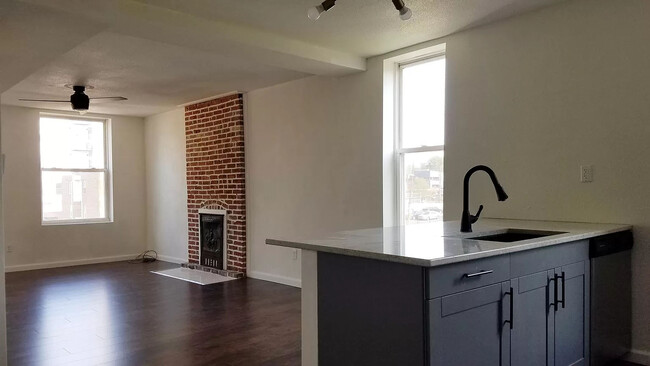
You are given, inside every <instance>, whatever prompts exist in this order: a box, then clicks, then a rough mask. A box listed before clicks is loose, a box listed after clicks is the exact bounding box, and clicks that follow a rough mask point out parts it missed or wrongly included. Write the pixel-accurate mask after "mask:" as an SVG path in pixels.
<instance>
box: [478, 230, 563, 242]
mask: <svg viewBox="0 0 650 366" xmlns="http://www.w3.org/2000/svg"><path fill="white" fill-rule="evenodd" d="M559 234H565V233H564V232H561V231H541V230H525V229H506V230H505V232H502V233H499V234H491V235H477V236H471V237H468V238H467V239H475V240H485V241H498V242H502V243H512V242H515V241H522V240H529V239H536V238H542V237H545V236H551V235H559Z"/></svg>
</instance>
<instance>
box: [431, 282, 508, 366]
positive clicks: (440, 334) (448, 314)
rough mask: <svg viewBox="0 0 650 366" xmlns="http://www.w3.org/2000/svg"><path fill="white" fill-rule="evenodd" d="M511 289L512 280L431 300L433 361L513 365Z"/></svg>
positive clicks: (448, 365)
mask: <svg viewBox="0 0 650 366" xmlns="http://www.w3.org/2000/svg"><path fill="white" fill-rule="evenodd" d="M509 291H510V282H509V281H508V282H503V283H497V284H494V285H490V286H485V287H481V288H478V289H474V290H469V291H464V292H460V293H457V294H454V295H449V296H444V297H441V298H437V299H433V300H430V301H429V329H430V333H429V342H430V349H429V356H430V365H431V366H456V365H457V366H509V365H510V349H509V348H510V329H509V327H508V326H507V325H505V326H504V321H505V320H508V319H510V306H509V304H510V295H509V294H508V293H509ZM506 330H507V331H506Z"/></svg>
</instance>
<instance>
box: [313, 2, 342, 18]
mask: <svg viewBox="0 0 650 366" xmlns="http://www.w3.org/2000/svg"><path fill="white" fill-rule="evenodd" d="M334 5H336V0H325V1H323V2H322V3H320V5H316V6H313V7H311V8H309V10H307V17H309V19H311V20H318V18H320V15H321V14H323V13H324V12H326V11H328V10H330V9H331V8H332V7H333V6H334Z"/></svg>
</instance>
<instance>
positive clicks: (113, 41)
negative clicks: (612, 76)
mask: <svg viewBox="0 0 650 366" xmlns="http://www.w3.org/2000/svg"><path fill="white" fill-rule="evenodd" d="M405 1H406V3H407V5H408V6H409V7H411V8H412V10H413V18H412V19H411V20H409V21H406V22H403V21H401V20H400V19H399V17H398V16H397V12H396V10H395V9H394V7H393V6H392V3H391V1H390V0H338V3H337V5H336V6H335V7H334V8H332V9H331V10H330V11H329V12H327V13H326V14H323V16H322V17H321V18H320V19H319V20H318V21H316V22H313V21H310V20H309V19H307V16H306V12H307V9H308V8H309V7H310V6H313V5H315V4H317V3H318V2H319V1H318V0H273V1H271V0H219V1H214V0H182V1H179V0H74V1H71V0H20V1H15V0H3V4H4V5H1V6H0V20H1V21H0V41H2V45H3V46H2V50H1V51H0V57H1V60H2V61H3V63H2V64H3V70H2V72H1V73H0V86H3V85H5V87H3V88H2V89H0V91H2V90H5V89H7V86H6V85H13V86H12V87H11V88H10V89H9V90H7V91H6V92H4V93H3V94H2V103H3V104H12V105H21V106H28V107H37V108H48V109H62V110H69V105H67V104H65V103H62V104H46V103H28V102H19V101H18V99H19V98H43V99H66V98H68V97H69V95H70V94H71V91H70V90H69V89H66V88H64V87H63V85H64V84H71V83H83V84H85V83H88V84H90V85H93V86H94V87H95V89H94V90H91V91H89V92H88V95H89V96H91V97H93V96H113V95H121V96H125V97H127V98H129V100H128V101H125V102H119V103H112V104H111V103H106V104H101V105H100V104H91V111H92V112H96V113H108V114H121V115H135V116H146V115H150V114H154V113H158V112H162V111H165V110H169V109H171V108H174V107H175V106H177V105H180V104H184V103H187V102H190V101H193V100H197V99H202V98H206V97H209V96H213V95H217V94H221V93H225V92H229V91H233V90H237V91H249V90H253V89H257V88H261V87H265V86H269V85H274V84H278V83H281V82H285V81H289V80H294V79H297V78H301V77H304V76H307V75H343V74H347V73H351V72H359V71H363V70H364V69H365V58H366V57H369V56H374V55H379V54H383V53H386V52H389V51H393V50H396V49H399V48H403V47H407V46H410V45H413V44H417V43H420V42H424V41H427V40H430V39H435V38H439V37H443V36H446V35H449V34H452V33H455V32H458V31H460V30H464V29H468V28H471V27H475V26H478V25H482V24H486V23H490V22H494V21H497V20H500V19H504V18H507V17H511V16H514V15H517V14H521V13H524V12H527V11H530V10H533V9H537V8H540V7H543V6H548V5H551V4H554V3H557V2H560V1H563V0H435V1H434V0H405ZM11 24H13V28H12V27H10V26H8V25H11ZM57 46H58V47H57ZM54 55H56V57H55V56H54ZM5 65H9V66H8V67H5ZM27 66H29V67H27ZM27 70H30V71H31V74H30V73H27ZM17 71H20V73H18V72H17ZM26 75H28V76H27V77H26V78H25V77H24V76H26ZM18 77H20V78H19V79H17V78H18ZM16 79H17V80H16ZM21 80H22V81H21ZM16 83H17V84H16Z"/></svg>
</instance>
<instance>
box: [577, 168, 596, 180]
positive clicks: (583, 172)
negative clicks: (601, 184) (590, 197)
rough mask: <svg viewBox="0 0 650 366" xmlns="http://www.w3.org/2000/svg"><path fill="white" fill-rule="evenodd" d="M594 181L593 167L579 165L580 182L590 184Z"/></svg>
mask: <svg viewBox="0 0 650 366" xmlns="http://www.w3.org/2000/svg"><path fill="white" fill-rule="evenodd" d="M593 181H594V166H593V165H580V182H582V183H591V182H593Z"/></svg>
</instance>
